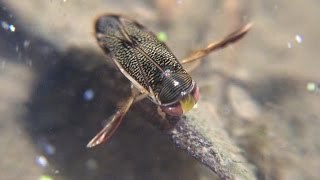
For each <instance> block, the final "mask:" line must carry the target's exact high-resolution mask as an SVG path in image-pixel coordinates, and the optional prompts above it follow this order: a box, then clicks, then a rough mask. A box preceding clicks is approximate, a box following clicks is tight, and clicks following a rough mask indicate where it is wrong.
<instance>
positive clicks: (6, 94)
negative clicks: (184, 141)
mask: <svg viewBox="0 0 320 180" xmlns="http://www.w3.org/2000/svg"><path fill="white" fill-rule="evenodd" d="M319 5H320V4H319V2H318V1H299V2H298V1H279V0H274V1H249V0H241V1H235V0H227V1H212V0H203V1H200V2H199V1H191V0H179V1H178V0H177V1H173V0H171V1H170V0H154V1H132V0H131V1H129V0H121V1H114V0H93V1H72V0H59V1H58V0H56V1H43V0H32V1H12V0H3V1H1V2H0V94H1V96H0V155H1V156H0V157H1V161H0V176H1V179H26V180H28V179H30V180H31V179H32V180H34V179H41V180H50V179H190V180H194V179H201V180H202V179H203V180H204V179H216V178H217V177H216V175H215V174H214V173H212V172H211V171H210V170H208V169H207V168H206V167H204V166H202V165H201V164H200V163H199V162H197V161H196V160H194V159H193V158H192V157H190V156H188V155H187V154H185V153H184V152H182V151H180V150H179V149H177V148H176V147H175V146H174V144H173V143H171V141H170V140H169V138H168V137H167V136H166V135H164V134H163V133H161V132H160V131H159V130H158V129H157V128H155V127H153V126H152V125H151V124H150V123H148V122H147V121H146V119H148V115H146V114H144V111H142V110H141V108H143V103H142V104H140V105H137V106H135V107H133V108H132V109H131V111H130V112H129V113H128V114H127V116H126V118H125V120H124V123H123V124H122V125H121V126H120V128H119V130H118V131H117V132H116V133H115V135H114V136H113V137H112V139H111V140H110V141H109V142H108V143H106V144H104V145H101V146H99V147H97V148H94V149H87V148H85V146H86V144H87V143H88V141H89V140H90V138H91V137H92V136H93V135H94V134H95V133H96V132H97V131H98V130H99V129H100V128H101V125H102V124H103V123H104V122H105V120H106V119H108V117H109V116H111V115H112V113H114V111H115V109H116V107H117V104H118V103H119V102H120V101H121V100H123V98H124V97H126V96H128V95H129V93H130V85H129V82H128V81H127V80H126V79H125V78H124V77H123V76H122V75H121V74H120V73H119V72H118V71H117V70H116V68H115V66H114V65H113V63H112V62H111V61H105V59H106V58H105V56H104V55H103V52H102V51H101V50H100V49H99V47H98V45H97V44H96V40H95V38H94V29H93V23H94V20H95V19H96V17H98V16H99V15H101V14H103V13H110V12H112V13H119V14H125V15H127V16H130V17H133V18H134V19H136V20H137V21H139V22H140V23H142V24H144V25H145V26H147V27H149V28H150V29H151V30H153V31H154V32H155V33H159V32H160V33H162V36H163V33H164V34H165V35H166V38H167V41H166V43H167V44H168V46H169V47H170V48H171V50H172V51H173V52H174V54H176V56H177V57H178V58H182V57H184V56H185V55H186V54H188V53H189V52H191V51H192V50H195V49H198V48H201V47H204V46H205V45H206V44H208V43H209V42H213V41H214V40H217V39H219V38H221V37H223V36H224V35H226V34H228V33H229V32H231V31H233V30H235V29H236V28H237V27H239V26H240V25H243V24H245V23H247V22H253V23H254V26H253V29H252V30H251V31H250V33H249V34H248V35H247V36H246V37H245V38H243V39H242V40H241V41H240V42H238V43H237V44H235V45H232V46H230V47H227V48H226V49H224V50H221V51H219V52H216V53H214V54H212V55H210V56H208V57H206V58H205V59H204V60H203V61H202V62H201V64H200V66H199V67H198V68H197V69H196V70H195V71H194V72H193V73H192V76H193V77H194V79H195V80H196V81H197V82H198V84H199V86H200V88H201V94H202V99H201V101H205V102H208V103H210V105H211V106H212V108H214V109H216V111H217V112H218V115H219V116H220V117H221V119H223V125H224V127H225V131H226V132H228V134H229V135H230V137H231V138H232V140H233V141H234V142H235V143H236V144H237V145H238V147H239V148H240V149H241V150H243V155H244V157H245V158H246V159H247V161H248V162H250V163H251V164H252V165H253V167H255V173H256V176H257V178H258V179H319V177H320V173H319V168H320V163H319V162H320V159H319V157H320V150H319V147H320V141H319V140H318V137H319V135H320V133H319V129H320V116H319V113H320V103H319V102H320V73H319V67H320V61H318V54H319V48H320V41H319V40H318V37H319V32H320V25H319V23H318V16H319V13H318V7H319ZM201 116H207V114H199V117H201Z"/></svg>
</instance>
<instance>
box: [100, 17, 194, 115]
mask: <svg viewBox="0 0 320 180" xmlns="http://www.w3.org/2000/svg"><path fill="white" fill-rule="evenodd" d="M96 35H97V39H98V43H99V45H100V47H101V48H102V49H103V50H104V51H105V52H106V53H107V54H108V55H109V56H110V57H111V58H112V59H113V61H114V62H115V64H116V65H117V67H118V68H119V69H120V70H121V72H122V73H123V74H124V75H125V76H126V77H127V78H128V79H129V80H130V81H131V82H132V84H133V85H134V87H135V88H137V89H138V90H139V91H140V92H141V93H144V94H146V95H147V97H148V98H149V99H151V100H152V101H153V102H154V103H156V104H158V105H159V106H160V107H161V108H162V110H163V111H164V112H165V113H167V114H170V115H172V116H180V115H182V114H183V113H185V112H187V111H189V110H190V109H191V108H192V107H193V106H194V105H195V104H196V102H197V101H198V99H199V88H198V86H197V85H196V83H195V82H194V81H193V80H192V79H191V77H190V75H189V74H188V73H187V72H186V71H185V70H184V69H183V67H182V65H181V64H180V63H179V61H178V60H177V58H176V57H175V56H174V55H173V54H172V53H171V51H170V50H169V48H168V47H167V46H166V45H165V44H164V43H162V42H160V41H159V40H158V39H157V38H156V36H155V35H154V34H153V33H152V32H150V31H148V30H147V29H146V28H144V27H143V26H142V25H140V24H138V23H137V22H135V21H132V20H129V19H127V18H123V17H119V16H116V15H113V16H112V15H110V16H103V17H101V18H99V19H98V21H97V22H96Z"/></svg>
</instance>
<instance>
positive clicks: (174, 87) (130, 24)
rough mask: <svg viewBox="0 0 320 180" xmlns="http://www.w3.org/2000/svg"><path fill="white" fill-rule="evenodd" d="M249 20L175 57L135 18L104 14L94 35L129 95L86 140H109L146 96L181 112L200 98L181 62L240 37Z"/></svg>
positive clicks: (162, 106) (169, 110)
mask: <svg viewBox="0 0 320 180" xmlns="http://www.w3.org/2000/svg"><path fill="white" fill-rule="evenodd" d="M250 27H251V24H247V25H246V26H244V27H242V28H240V29H238V30H237V31H235V32H233V33H231V34H229V35H228V36H226V37H225V38H223V39H222V40H220V41H217V42H214V43H211V44H209V45H208V46H207V47H205V48H203V49H199V50H197V51H195V52H193V53H191V54H190V55H188V56H187V57H186V58H184V59H183V60H182V61H178V60H177V58H176V57H175V56H174V55H173V53H172V52H171V51H170V49H169V48H168V47H167V45H166V44H165V43H163V42H161V41H159V40H158V39H157V37H156V36H155V35H154V34H153V33H152V32H151V31H149V30H148V29H147V28H145V27H144V26H143V25H141V24H139V23H138V22H136V21H134V20H132V19H130V18H128V17H125V16H120V15H115V14H107V15H103V16H101V17H99V18H98V19H97V21H96V23H95V31H96V39H97V41H98V44H99V45H100V47H101V48H102V50H103V51H104V52H105V53H106V55H107V56H108V57H109V58H111V59H112V60H113V62H114V63H115V65H116V66H117V67H118V69H119V70H120V71H121V72H122V74H123V75H125V76H126V77H127V78H128V79H129V80H130V81H131V84H132V86H131V92H132V95H131V96H130V97H129V98H128V99H127V100H126V101H125V103H124V104H123V105H122V106H121V107H120V108H119V109H118V110H117V112H116V113H115V114H114V115H113V117H112V119H111V121H110V122H109V123H108V124H107V125H106V126H105V127H104V128H103V129H102V130H101V131H100V132H99V133H98V134H97V135H96V136H95V137H94V138H93V139H92V140H91V141H90V142H89V143H88V145H87V147H93V146H96V145H98V144H100V143H102V142H103V141H106V140H108V139H109V138H110V137H111V136H112V134H113V133H114V132H115V130H116V129H117V128H118V126H119V125H120V123H121V122H122V119H123V117H124V115H125V114H126V113H127V111H128V110H129V108H130V107H131V105H132V104H133V103H134V102H137V101H139V100H141V99H143V98H144V97H147V98H148V99H150V100H151V101H152V102H154V103H155V104H157V105H158V106H159V107H160V109H161V110H162V112H164V113H165V114H168V115H170V116H181V115H182V114H184V113H186V112H188V111H189V110H191V109H192V108H193V107H194V106H195V105H196V103H197V102H198V100H199V97H200V93H199V87H198V85H197V84H196V82H195V81H194V80H193V79H192V78H191V76H190V75H189V74H188V72H187V71H186V70H185V69H184V68H183V66H182V64H186V63H189V62H192V61H196V60H199V59H200V58H202V57H204V56H206V55H207V54H209V53H210V52H213V51H215V50H217V49H220V48H223V47H225V46H226V45H228V44H230V43H233V42H236V41H237V40H239V39H240V38H242V37H243V36H244V35H245V34H246V33H247V32H248V31H249V29H250Z"/></svg>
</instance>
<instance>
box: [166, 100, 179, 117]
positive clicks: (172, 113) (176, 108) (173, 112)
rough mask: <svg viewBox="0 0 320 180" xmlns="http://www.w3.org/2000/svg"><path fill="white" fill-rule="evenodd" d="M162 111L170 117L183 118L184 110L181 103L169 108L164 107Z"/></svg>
mask: <svg viewBox="0 0 320 180" xmlns="http://www.w3.org/2000/svg"><path fill="white" fill-rule="evenodd" d="M161 109H162V111H163V112H164V113H166V114H168V115H170V116H181V115H182V114H183V109H182V107H181V104H180V102H177V103H175V104H172V105H169V106H162V107H161Z"/></svg>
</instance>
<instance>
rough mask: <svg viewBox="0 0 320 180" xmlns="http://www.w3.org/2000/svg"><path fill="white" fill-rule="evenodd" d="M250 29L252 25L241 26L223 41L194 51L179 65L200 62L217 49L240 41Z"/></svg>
mask: <svg viewBox="0 0 320 180" xmlns="http://www.w3.org/2000/svg"><path fill="white" fill-rule="evenodd" d="M251 27H252V23H248V24H247V25H245V26H243V27H242V28H240V29H238V30H236V31H234V32H232V33H230V34H229V35H227V36H226V37H224V38H223V39H221V40H219V41H216V42H214V43H211V44H209V45H208V46H207V47H205V48H203V49H199V50H196V51H194V52H192V53H191V54H190V55H188V56H187V57H186V58H184V59H183V60H182V61H180V63H181V64H186V63H190V62H193V61H196V60H200V58H202V57H204V56H206V55H208V54H209V53H211V52H214V51H216V50H218V49H222V48H224V47H226V46H227V45H229V44H231V43H235V42H236V41H238V40H239V39H241V38H242V37H243V36H244V35H245V34H246V33H247V32H248V31H249V30H250V28H251Z"/></svg>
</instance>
